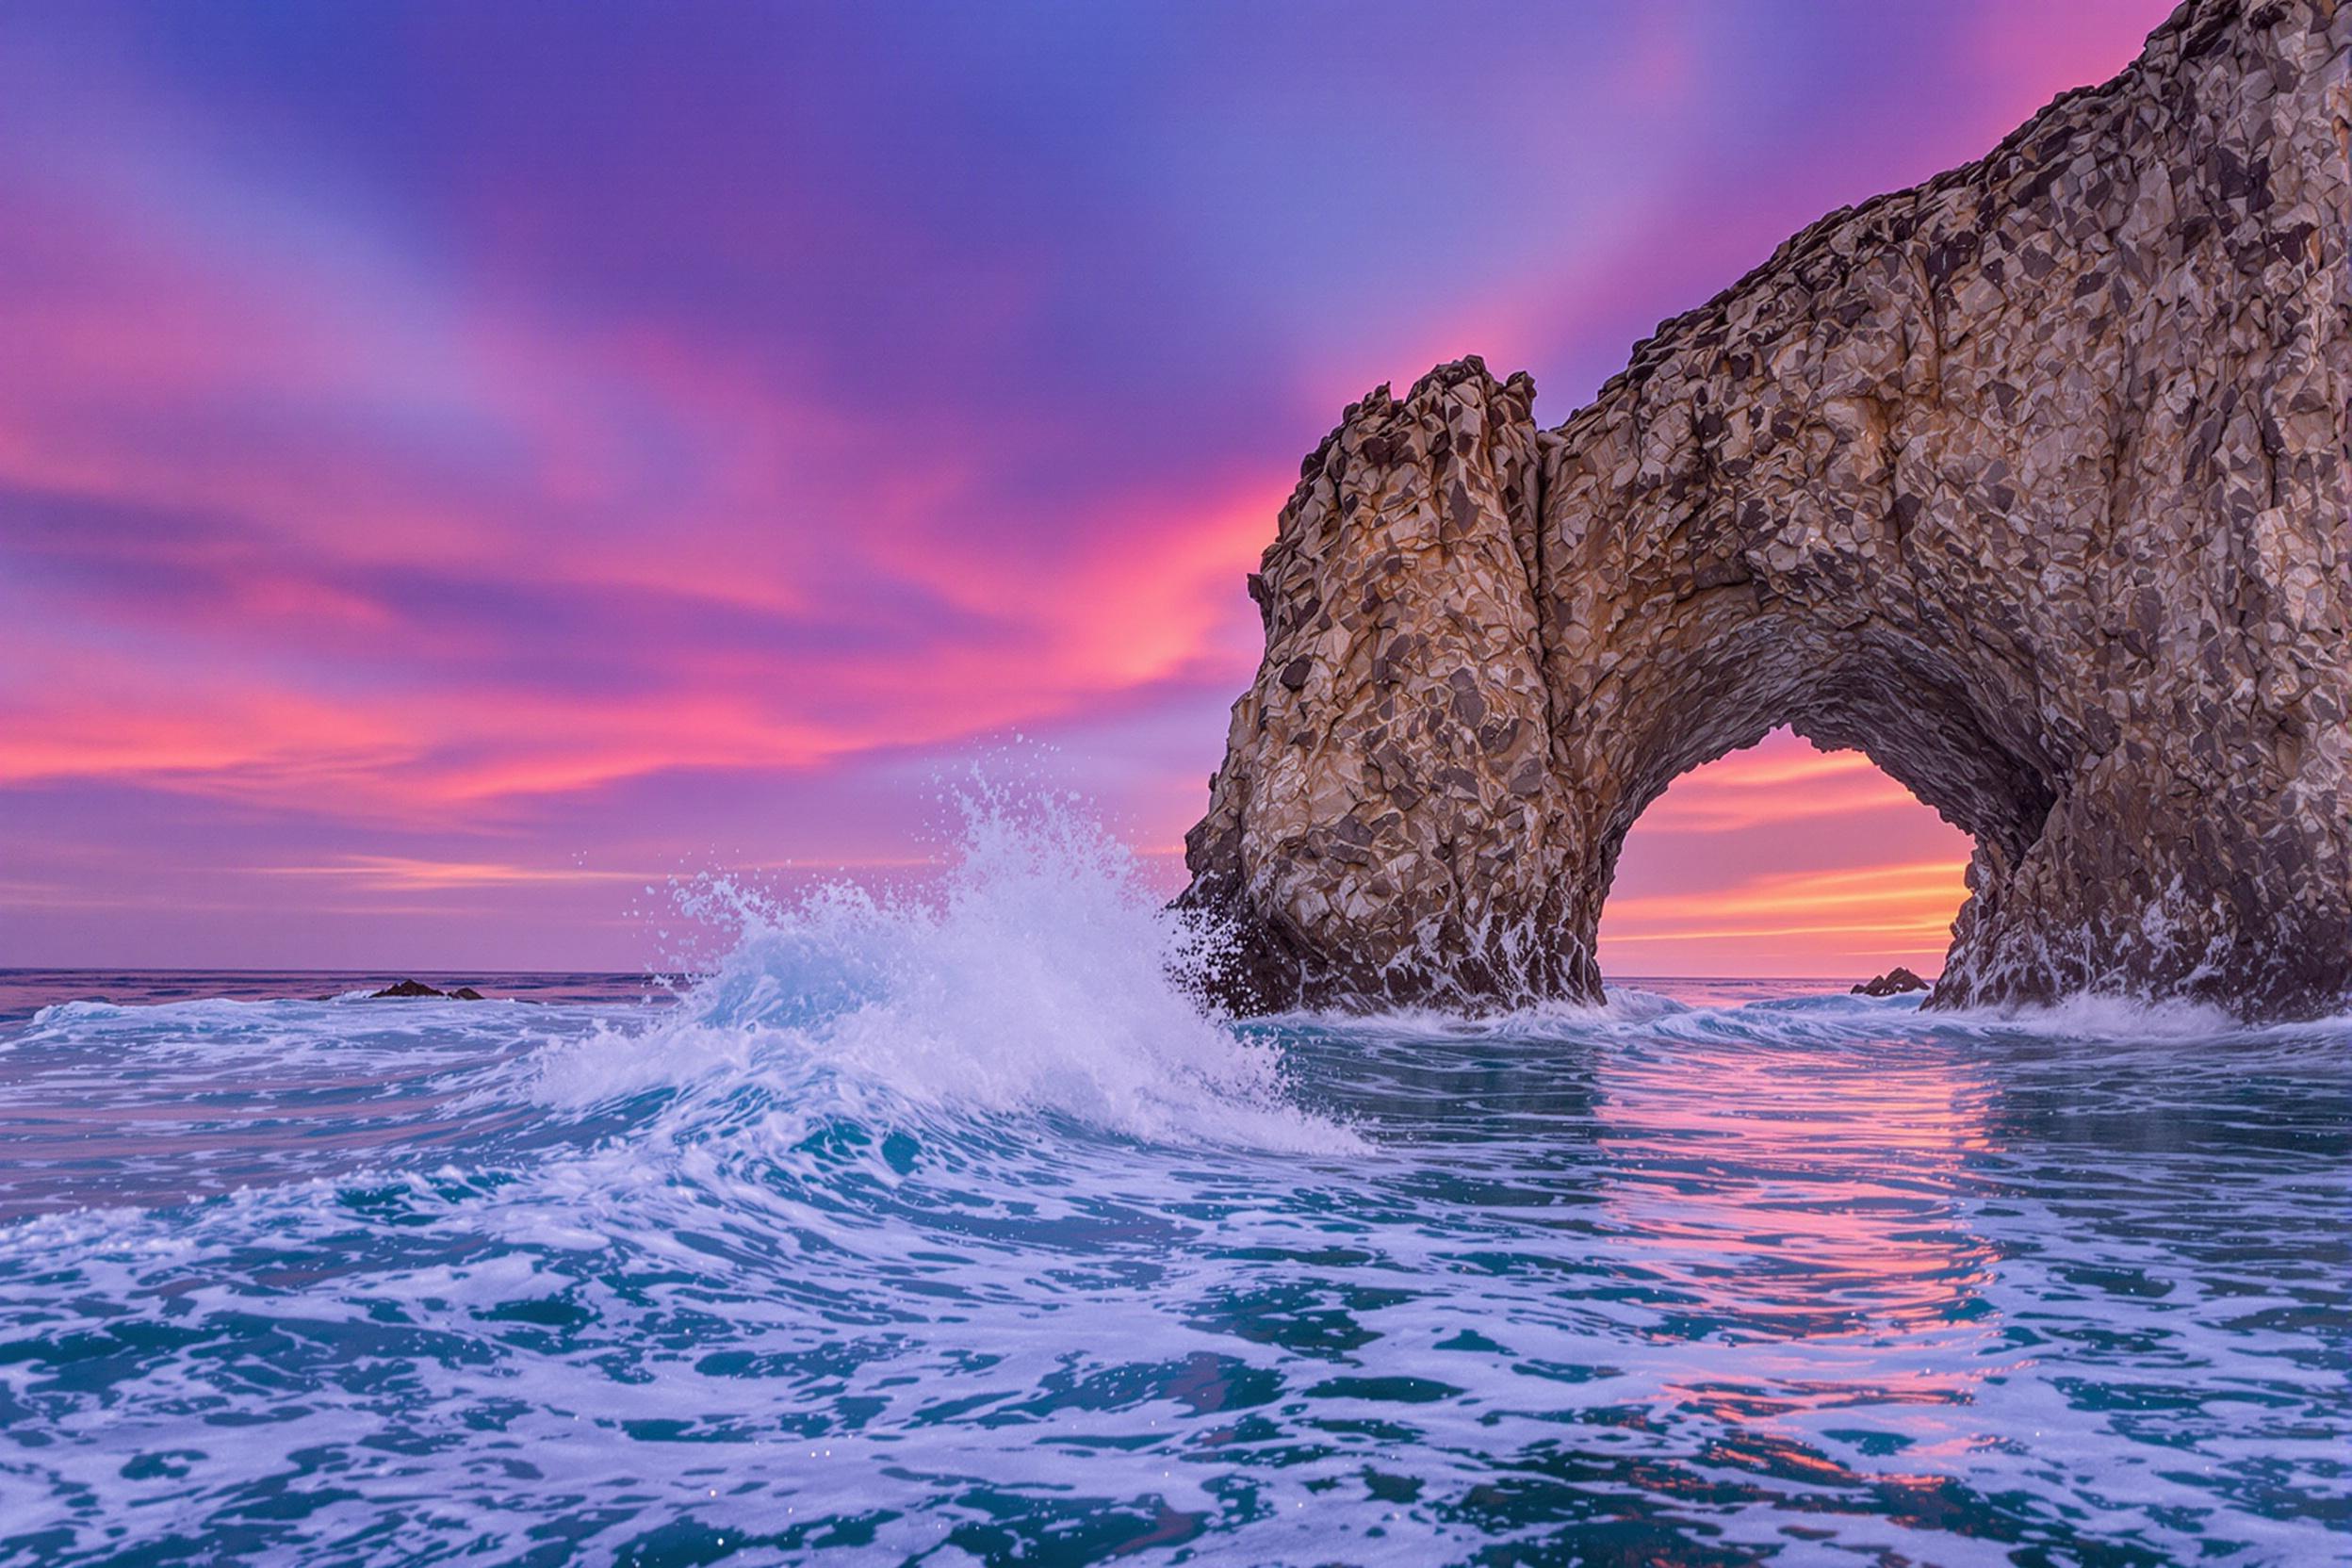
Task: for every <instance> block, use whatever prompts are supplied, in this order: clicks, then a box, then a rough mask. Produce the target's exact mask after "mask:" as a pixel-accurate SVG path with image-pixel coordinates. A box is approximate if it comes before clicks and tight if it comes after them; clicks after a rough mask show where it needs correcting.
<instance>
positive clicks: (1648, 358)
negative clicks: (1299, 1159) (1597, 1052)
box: [1184, 0, 2352, 1017]
mask: <svg viewBox="0 0 2352 1568" xmlns="http://www.w3.org/2000/svg"><path fill="white" fill-rule="evenodd" d="M2347 57H2352V7H2343V8H2338V7H2335V6H2332V5H2325V4H2321V3H2319V0H2268V3H2264V4H2261V5H2252V4H2246V3H2242V0H2190V3H2189V4H2186V5H2184V6H2182V7H2181V8H2180V11H2179V12H2177V13H2176V14H2175V15H2174V17H2173V18H2172V19H2171V20H2170V21H2168V22H2167V23H2166V24H2164V27H2162V28H2160V29H2158V31H2157V32H2156V33H2155V34H2153V35H2151V37H2150V38H2149V41H2148V49H2147V52H2146V53H2145V54H2144V55H2143V56H2142V57H2141V58H2140V59H2139V60H2138V61H2137V62H2136V63H2135V64H2134V65H2133V66H2132V67H2131V69H2130V70H2128V71H2126V72H2125V73H2123V74H2122V75H2120V76H2118V77H2117V78H2116V79H2115V81H2113V82H2110V83H2108V84H2107V85H2106V86H2104V87H2102V88H2099V89H2096V90H2085V91H2082V92H2078V93H2073V94H2069V95H2067V96H2066V97H2064V98H2061V99H2060V100H2058V101H2057V102H2056V103H2054V104H2052V105H2051V106H2050V107H2049V108H2048V109H2045V110H2044V111H2043V112H2042V113H2041V114H2040V115H2038V116H2036V117H2035V118H2034V120H2033V121H2031V122H2028V123H2027V124H2026V125H2025V126H2023V127H2022V128H2020V129H2019V130H2018V131H2017V133H2016V134H2014V135H2012V136H2011V137H2010V138H2008V139H2006V140H2004V141H2003V142H2002V143H2001V145H2000V146H1999V147H1998V148H1996V149H1994V151H1993V152H1992V153H1991V154H1990V155H1987V156H1986V157H1985V158H1984V159H1983V160H1981V161H1979V162H1977V163H1973V164H1969V165H1968V166H1966V167H1964V168H1961V169H1957V170H1954V171H1952V172H1949V173H1947V174H1943V175H1939V176H1938V177H1936V179H1933V180H1930V181H1928V182H1927V183H1926V184H1924V185H1922V186H1919V187H1917V188H1913V189H1911V190H1906V191H1899V192H1896V193H1894V194H1892V195H1888V196H1883V197H1879V198H1876V199H1874V200H1872V201H1870V202H1868V203H1866V204H1863V205H1861V206H1859V207H1854V208H1849V209H1845V210H1841V211H1839V212H1837V213H1833V214H1831V215H1830V216H1829V217H1827V218H1825V219H1823V220H1821V221H1820V222H1818V223H1816V224H1814V225H1813V226H1812V227H1810V228H1808V229H1806V230H1805V231H1804V232H1803V233H1801V234H1799V235H1797V236H1796V237H1794V238H1792V239H1790V240H1789V242H1788V243H1787V244H1785V245H1783V246H1782V247H1781V248H1780V250H1779V251H1778V252H1777V253H1775V254H1774V255H1773V256H1772V258H1771V260H1769V261H1768V262H1767V263H1766V264H1765V265H1763V266H1762V267H1759V268H1758V269H1756V271H1754V272H1752V273H1750V274H1749V275H1748V276H1747V277H1746V278H1743V279H1741V280H1740V282H1739V283H1737V284H1735V285H1734V286H1731V287H1730V288H1728V289H1726V290H1725V291H1724V292H1723V294H1721V295H1719V296H1717V297H1716V298H1715V299H1714V300H1712V301H1710V302H1708V303H1707V304H1706V305H1703V306H1701V307H1700V308H1699V309H1697V310H1694V311H1691V312H1690V313H1689V314H1687V315H1684V316H1682V317H1679V318H1676V319H1674V320H1671V321H1667V322H1664V323H1661V324H1660V326H1659V328H1658V333H1657V335H1655V336H1653V337H1650V338H1648V339H1645V340H1644V341H1643V342H1642V343H1641V344H1638V345H1637V346H1636V348H1635V350H1634V355H1633V360H1632V363H1631V365H1630V366H1628V368H1626V369H1625V371H1623V372H1622V373H1620V374H1619V375H1617V376H1616V377H1614V378H1613V379H1611V380H1610V381H1609V383H1608V384H1606V385H1605V386H1604V387H1602V389H1601V391H1600V393H1599V395H1598V397H1597V398H1596V399H1595V400H1593V402H1592V403H1590V404H1588V405H1587V406H1586V407H1584V408H1583V409H1581V410H1579V411H1578V412H1577V413H1576V414H1575V415H1573V416H1572V417H1570V418H1569V419H1568V420H1567V422H1566V423H1564V424H1562V425H1560V427H1558V428H1556V429H1550V430H1543V429H1539V428H1538V427H1537V426H1536V424H1535V422H1534V419H1533V417H1532V414H1531V411H1530V410H1531V403H1532V400H1533V397H1534V385H1533V383H1532V382H1531V381H1530V380H1528V378H1527V377H1526V376H1525V375H1524V374H1522V375H1515V376H1512V377H1511V378H1509V379H1508V380H1501V381H1498V380H1496V379H1495V377H1494V376H1492V375H1490V374H1489V373H1488V371H1487V368H1486V367H1485V366H1484V365H1483V364H1481V363H1480V362H1478V360H1476V359H1469V360H1462V361H1459V362H1457V363H1455V364H1451V365H1446V366H1441V367H1439V368H1437V369H1435V370H1433V371H1431V372H1430V373H1429V375H1427V376H1425V377H1423V378H1422V380H1421V381H1420V382H1419V383H1417V384H1415V385H1414V386H1413V388H1412V390H1411V391H1410V392H1409V393H1408V395H1407V396H1406V397H1405V398H1404V399H1402V400H1398V399H1397V398H1395V397H1393V396H1391V395H1390V392H1389V389H1388V388H1387V387H1385V386H1383V387H1380V388H1378V389H1377V390H1376V391H1375V392H1373V393H1372V394H1371V395H1370V396H1368V397H1367V398H1365V399H1364V400H1363V401H1361V402H1359V403H1356V404H1354V405H1352V406H1350V407H1349V408H1348V410H1347V411H1346V413H1345V414H1344V416H1343V417H1342V419H1341V423H1340V425H1339V428H1338V429H1336V430H1335V431H1333V432H1332V433H1331V435H1329V436H1327V437H1326V438H1325V439H1324V441H1323V443H1322V444H1321V445H1320V446H1319V447H1317V448H1316V449H1315V451H1314V452H1313V453H1311V454H1310V455H1309V456H1308V458H1307V459H1306V462H1305V463H1304V464H1303V465H1302V466H1301V470H1300V478H1299V485H1298V488H1297V489H1296V490H1295V491H1294V492H1293V494H1292V496H1291V498H1290V501H1289V503H1288V504H1287V505H1286V506H1285V507H1284V508H1283V510H1282V516H1281V518H1280V521H1279V523H1278V526H1277V536H1276V539H1275V542H1274V544H1273V545H1272V547H1269V548H1268V550H1267V551H1266V557H1265V560H1264V562H1263V563H1262V564H1261V567H1260V570H1259V571H1258V573H1256V574H1255V575H1254V576H1253V577H1252V578H1251V580H1250V593H1251V595H1252V596H1253V597H1254V598H1255V599H1256V600H1257V603H1258V605H1259V608H1260V611H1261V613H1262V614H1263V616H1264V620H1265V628H1266V656H1265V660H1264V662H1263V663H1262V664H1261V666H1260V669H1259V673H1258V677H1257V679H1256V681H1255V682H1254V683H1253V684H1252V686H1251V688H1250V691H1249V692H1247V693H1245V694H1243V696H1242V697H1241V699H1240V700H1239V701H1238V702H1237V703H1236V704H1235V705H1234V709H1233V722H1232V727H1231V729H1230V731H1229V733H1228V737H1227V747H1226V756H1225V761H1224V764H1223V766H1222V767H1221V768H1220V769H1219V770H1218V772H1217V776H1216V778H1215V780H1214V782H1213V784H1212V787H1211V793H1210V802H1209V809H1208V812H1207V815H1206V816H1205V817H1203V819H1202V820H1201V823H1200V825H1198V826H1196V827H1195V828H1194V829H1193V831H1192V832H1191V833H1190V834H1189V835H1187V838H1186V860H1187V864H1188V866H1189V869H1190V870H1191V873H1192V882H1191V885H1190V886H1189V888H1188V889H1187V890H1186V891H1185V893H1184V902H1185V903H1187V904H1188V905H1191V906H1193V907H1200V908H1206V909H1211V910H1214V911H1216V912H1217V913H1218V914H1219V915H1220V916H1222V917H1223V918H1224V919H1226V920H1227V921H1228V922H1229V923H1231V925H1232V927H1233V930H1234V932H1235V934H1236V937H1237V947H1236V958H1235V963H1234V967H1233V972H1232V974H1231V976H1230V979H1229V984H1228V986H1227V990H1228V997H1229V1000H1231V1001H1232V1002H1233V1003H1234V1004H1235V1005H1240V1006H1244V1007H1271V1006H1282V1005H1294V1004H1299V1003H1307V1004H1312V1005H1373V1006H1378V1005H1389V1004H1395V1003H1405V1002H1410V1003H1434V1004H1438V1005H1464V1006H1476V1007H1483V1006H1494V1005H1511V1004H1514V1003H1517V1002H1520V1001H1525V1000H1530V999H1535V998H1543V997H1575V998H1585V999H1592V998H1596V997H1597V996H1598V994H1599V987H1600V972H1599V970H1598V967H1597V965H1596V963H1595V961H1594V956H1593V944H1594V939H1595V936H1596V933H1597V928H1598V923H1599V916H1600V910H1601V907H1602V904H1603V902H1604V899H1605V895H1606V890H1607V887H1608V882H1609V874H1610V873H1611V871H1612V870H1613V865H1614V857H1615V856H1616V854H1617V853H1618V852H1619V849H1620V848H1621V846H1622V844H1623V842H1624V839H1625V833H1626V831H1627V830H1628V829H1629V828H1630V827H1631V826H1632V825H1633V823H1634V821H1635V819H1636V818H1638V817H1639V816H1640V815H1641V813H1642V809H1643V808H1644V807H1646V806H1647V805H1648V804H1649V803H1650V802H1651V801H1653V800H1655V799H1656V798H1657V797H1658V794H1659V793H1661V792H1663V791H1664V790H1665V789H1666V787H1667V786H1668V785H1669V784H1670V783H1671V782H1672V781H1673V780H1674V778H1675V777H1677V776H1680V775H1682V774H1684V773H1686V772H1688V771H1689V770H1691V768H1693V767H1696V766H1698V765H1700V764H1702V763H1704V762H1706V761H1707V760H1711V759H1713V758H1716V757H1720V756H1723V754H1725V753H1727V752H1730V751H1733V750H1736V749H1738V748H1740V747H1742V746H1746V745H1750V744H1753V743H1755V742H1756V741H1757V740H1758V739H1760V738H1761V737H1762V736H1763V735H1764V734H1765V733H1766V732H1767V731H1768V730H1770V729H1772V727H1775V726H1780V725H1787V726H1789V727H1793V728H1794V729H1795V730H1796V731H1797V732H1798V733H1800V734H1802V735H1805V736H1807V737H1809V738H1812V739H1814V740H1817V741H1819V742H1821V743H1823V744H1826V745H1831V746H1852V747H1858V748H1860V749H1862V750H1863V751H1865V752H1866V753H1867V754H1868V755H1869V756H1870V759H1871V760H1872V761H1873V762H1875V763H1876V764H1877V765H1878V766H1880V767H1882V768H1884V769H1885V770H1886V771H1887V773H1888V774H1889V775H1891V776H1893V777H1895V778H1896V779H1898V780H1900V781H1901V782H1902V783H1903V785H1904V786H1905V787H1907V788H1908V789H1910V790H1911V791H1912V792H1913V793H1915V794H1917V795H1918V796H1919V799H1921V800H1922V801H1924V802H1926V803H1927V804H1928V805H1929V806H1931V807H1933V808H1934V809H1936V811H1937V812H1939V813H1940V814H1941V815H1942V816H1943V817H1944V818H1945V819H1947V820H1948V821H1950V822H1952V823H1953V824H1954V825H1957V826H1959V827H1960V828H1962V829H1963V830H1965V831H1966V832H1968V834H1969V835H1971V836H1972V837H1973V839H1974V840H1975V843H1976V849H1975V854H1974V856H1973V858H1972V860H1971V864H1970V869H1969V886H1970V890H1971V894H1972V896H1971V897H1970V899H1969V901H1968V905H1967V906H1966V907H1965V908H1964V909H1963V911H1962V913H1961V916H1960V919H1959V922H1958V924H1957V927H1956V930H1955V934H1954V938H1953V941H1952V948H1951V951H1950V954H1949V956H1948V957H1947V960H1946V962H1945V964H1944V966H1943V978H1942V980H1941V982H1940V983H1939V984H1938V986H1937V988H1936V995H1935V998H1934V1001H1935V1002H1936V1004H1937V1005H1967V1004H1976V1003H2006V1002H2030V1001H2039V1000H2048V999H2050V998H2053V997H2055V996H2057V995H2059V994H2061V993H2064V992H2068V991H2075V990H2083V989H2094V990H2109V991H2120V992H2124V993H2128V994H2132V995H2138V996H2145V997H2152V998H2171V997H2180V998H2188V999H2194V1000H2199V1001H2209V1002H2216V1003H2221V1004H2224V1005H2229V1006H2232V1007H2235V1008H2237V1009H2238V1010H2240V1011H2241V1012H2244V1013H2246V1014H2248V1015H2249V1016H2255V1015H2259V1016H2266V1017H2269V1016H2290V1015H2311V1014H2316V1013H2322V1012H2327V1011H2329V1010H2332V1009H2334V1008H2336V1007H2339V1006H2341V1005H2344V1002H2345V1000H2346V998H2347V996H2352V498H2347V493H2346V475H2347V469H2348V468H2352V432H2348V430H2347V410H2348V409H2352V330H2348V329H2347V326H2346V322H2347V320H2352V309H2347V306H2348V305H2352V299H2348V298H2347V289H2348V288H2352V282H2347V267H2346V253H2345V249H2344V247H2345V239H2346V236H2347V234H2352V170H2347V166H2346V163H2345V160H2344V152H2343V149H2344V145H2345V142H2346V139H2348V138H2352V85H2347V82H2348V77H2352V73H2348V72H2347Z"/></svg>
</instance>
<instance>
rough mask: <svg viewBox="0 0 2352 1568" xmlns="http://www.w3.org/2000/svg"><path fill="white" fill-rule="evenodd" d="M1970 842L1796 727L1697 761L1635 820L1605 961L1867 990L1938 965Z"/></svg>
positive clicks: (1609, 966) (1858, 759)
mask: <svg viewBox="0 0 2352 1568" xmlns="http://www.w3.org/2000/svg"><path fill="white" fill-rule="evenodd" d="M1972 848H1973V845H1972V842H1971V841H1970V840H1969V838H1968V835H1967V834H1965V833H1963V832H1961V831H1960V830H1959V829H1958V828H1956V827H1954V826H1952V825H1951V824H1950V823H1947V822H1945V821H1944V820H1943V819H1941V818H1940V817H1938V816H1936V813H1935V812H1934V811H1933V810H1932V809H1929V808H1928V807H1927V806H1926V805H1925V804H1923V803H1922V802H1921V801H1919V798H1918V797H1917V796H1915V795H1913V794H1912V793H1911V792H1910V791H1908V790H1906V789H1904V788H1903V785H1902V784H1901V783H1899V782H1897V781H1896V780H1895V779H1894V778H1892V777H1891V776H1888V775H1887V773H1885V772H1884V771H1883V770H1881V769H1879V768H1877V767H1875V766H1873V765H1872V764H1871V762H1870V760H1869V759H1868V757H1866V756H1865V755H1864V754H1863V753H1861V752H1859V751H1851V750H1849V751H1821V750H1819V749H1817V748H1816V747H1815V746H1814V745H1813V744H1812V743H1810V742H1807V741H1805V739H1804V738H1802V737H1801V736H1799V735H1797V734H1796V733H1795V732H1794V731H1792V730H1789V729H1788V728H1785V727H1784V728H1780V729H1775V730H1773V731H1772V733H1771V734H1768V735H1767V736H1765V738H1764V739H1763V740H1762V741H1760V742H1758V743H1756V745H1754V746H1752V747H1749V748H1746V749H1744V750H1740V751H1734V752H1732V753H1730V754H1728V755H1727V756H1724V757H1722V758H1718V759H1717V760H1714V761H1712V762H1707V763H1703V764H1701V765H1700V766H1699V767H1696V768H1693V769H1692V770H1691V772H1689V773H1686V774H1684V775H1682V776H1680V777H1678V778H1676V779H1674V782H1673V783H1672V784H1671V785H1669V786H1668V788H1667V790H1666V791H1665V792H1664V793H1663V794H1661V795H1659V796H1658V799H1656V800H1655V801H1653V802H1652V803H1651V804H1650V805H1649V807H1648V808H1647V809H1644V810H1643V811H1642V815H1641V816H1640V817H1639V818H1638V819H1637V820H1636V821H1635V823H1634V825H1633V827H1632V829H1631V831H1629V832H1628V833H1627V834H1626V835H1625V839H1624V841H1622V843H1621V844H1620V845H1619V854H1618V857H1617V858H1616V861H1615V863H1614V865H1613V866H1612V867H1611V868H1610V870H1609V876H1608V881H1607V886H1606V888H1605V890H1604V894H1603V897H1604V902H1603V904H1602V907H1601V921H1600V927H1599V934H1598V939H1597V941H1596V944H1595V956H1596V957H1597V958H1598V960H1599V963H1600V966H1601V972H1602V973H1603V975H1604V976H1606V977H1607V979H1608V980H1609V983H1610V984H1611V985H1619V984H1625V983H1627V982H1633V983H1637V984H1638V983H1639V982H1640V981H1641V980H1642V978H1644V977H1657V978H1674V977H1682V978H1691V977H1699V976H1707V977H1714V978H1726V977H1735V976H1737V977H1751V978H1797V977H1805V978H1811V979H1829V978H1832V977H1836V978H1838V979H1839V980H1840V982H1841V984H1843V983H1852V982H1854V981H1861V980H1867V979H1869V978H1870V977H1871V976H1873V975H1877V974H1883V973H1885V972H1887V971H1888V970H1890V969H1893V968H1895V967H1896V966H1898V965H1900V966H1902V967H1903V968H1907V969H1909V970H1912V971H1913V972H1917V973H1919V974H1923V975H1926V976H1929V977H1930V978H1931V979H1932V978H1933V977H1934V976H1935V974H1936V972H1937V970H1938V968H1939V967H1940V966H1941V964H1942V962H1943V956H1944V950H1945V948H1946V947H1947V946H1948V945H1949V944H1950V942H1951V940H1952V920H1953V917H1954V916H1955V915H1957V914H1958V913H1959V909H1960V906H1961V903H1962V901H1963V900H1964V899H1966V897H1967V896H1968V890H1967V886H1966V871H1967V865H1968V858H1969V854H1970V851H1971V849H1972Z"/></svg>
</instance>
